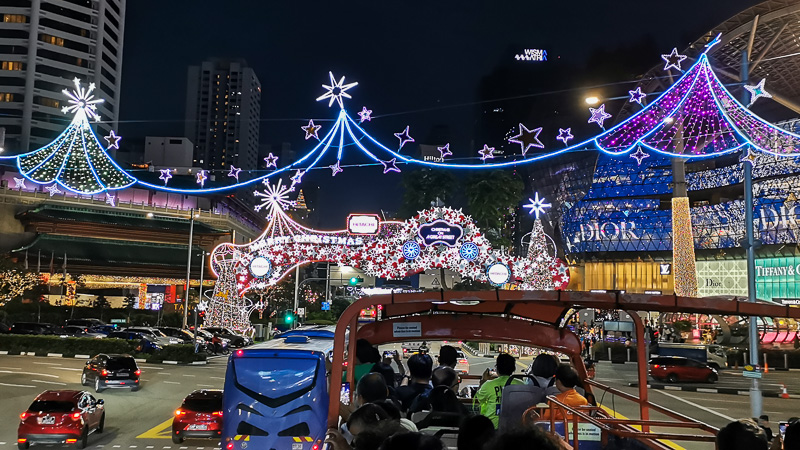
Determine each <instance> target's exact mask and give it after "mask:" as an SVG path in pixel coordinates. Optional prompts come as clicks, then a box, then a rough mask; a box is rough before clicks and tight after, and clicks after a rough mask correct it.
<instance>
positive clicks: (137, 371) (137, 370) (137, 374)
mask: <svg viewBox="0 0 800 450" xmlns="http://www.w3.org/2000/svg"><path fill="white" fill-rule="evenodd" d="M133 373H135V374H136V376H137V377H138V376H139V375H141V374H142V371H141V370H139V369H136V372H133Z"/></svg>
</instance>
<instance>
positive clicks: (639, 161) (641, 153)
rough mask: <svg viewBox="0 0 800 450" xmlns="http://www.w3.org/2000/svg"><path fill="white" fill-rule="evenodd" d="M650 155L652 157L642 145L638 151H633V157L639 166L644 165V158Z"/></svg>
mask: <svg viewBox="0 0 800 450" xmlns="http://www.w3.org/2000/svg"><path fill="white" fill-rule="evenodd" d="M649 157H650V155H648V154H647V153H645V152H644V151H642V147H639V148H637V149H636V152H634V153H631V158H633V159H635V160H636V165H637V166H641V165H642V160H644V159H645V158H649Z"/></svg>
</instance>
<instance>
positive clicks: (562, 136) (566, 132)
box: [556, 128, 575, 145]
mask: <svg viewBox="0 0 800 450" xmlns="http://www.w3.org/2000/svg"><path fill="white" fill-rule="evenodd" d="M574 137H575V136H573V135H572V128H559V129H558V136H557V137H556V139H558V140H559V141H561V142H563V143H564V145H569V144H568V142H569V141H571V140H572V139H573V138H574Z"/></svg>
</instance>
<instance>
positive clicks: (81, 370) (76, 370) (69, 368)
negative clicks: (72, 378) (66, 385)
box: [54, 367, 83, 372]
mask: <svg viewBox="0 0 800 450" xmlns="http://www.w3.org/2000/svg"><path fill="white" fill-rule="evenodd" d="M55 368H56V367H54V369H55ZM58 369H60V370H70V371H72V372H83V369H73V368H72V367H58Z"/></svg>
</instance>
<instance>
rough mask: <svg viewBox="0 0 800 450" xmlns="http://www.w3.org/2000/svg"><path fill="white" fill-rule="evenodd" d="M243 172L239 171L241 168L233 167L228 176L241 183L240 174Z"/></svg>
mask: <svg viewBox="0 0 800 450" xmlns="http://www.w3.org/2000/svg"><path fill="white" fill-rule="evenodd" d="M241 171H242V169H239V168H237V167H235V166H233V165H231V168H230V171H228V176H229V177H233V178H236V181H237V182H238V181H239V172H241Z"/></svg>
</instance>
